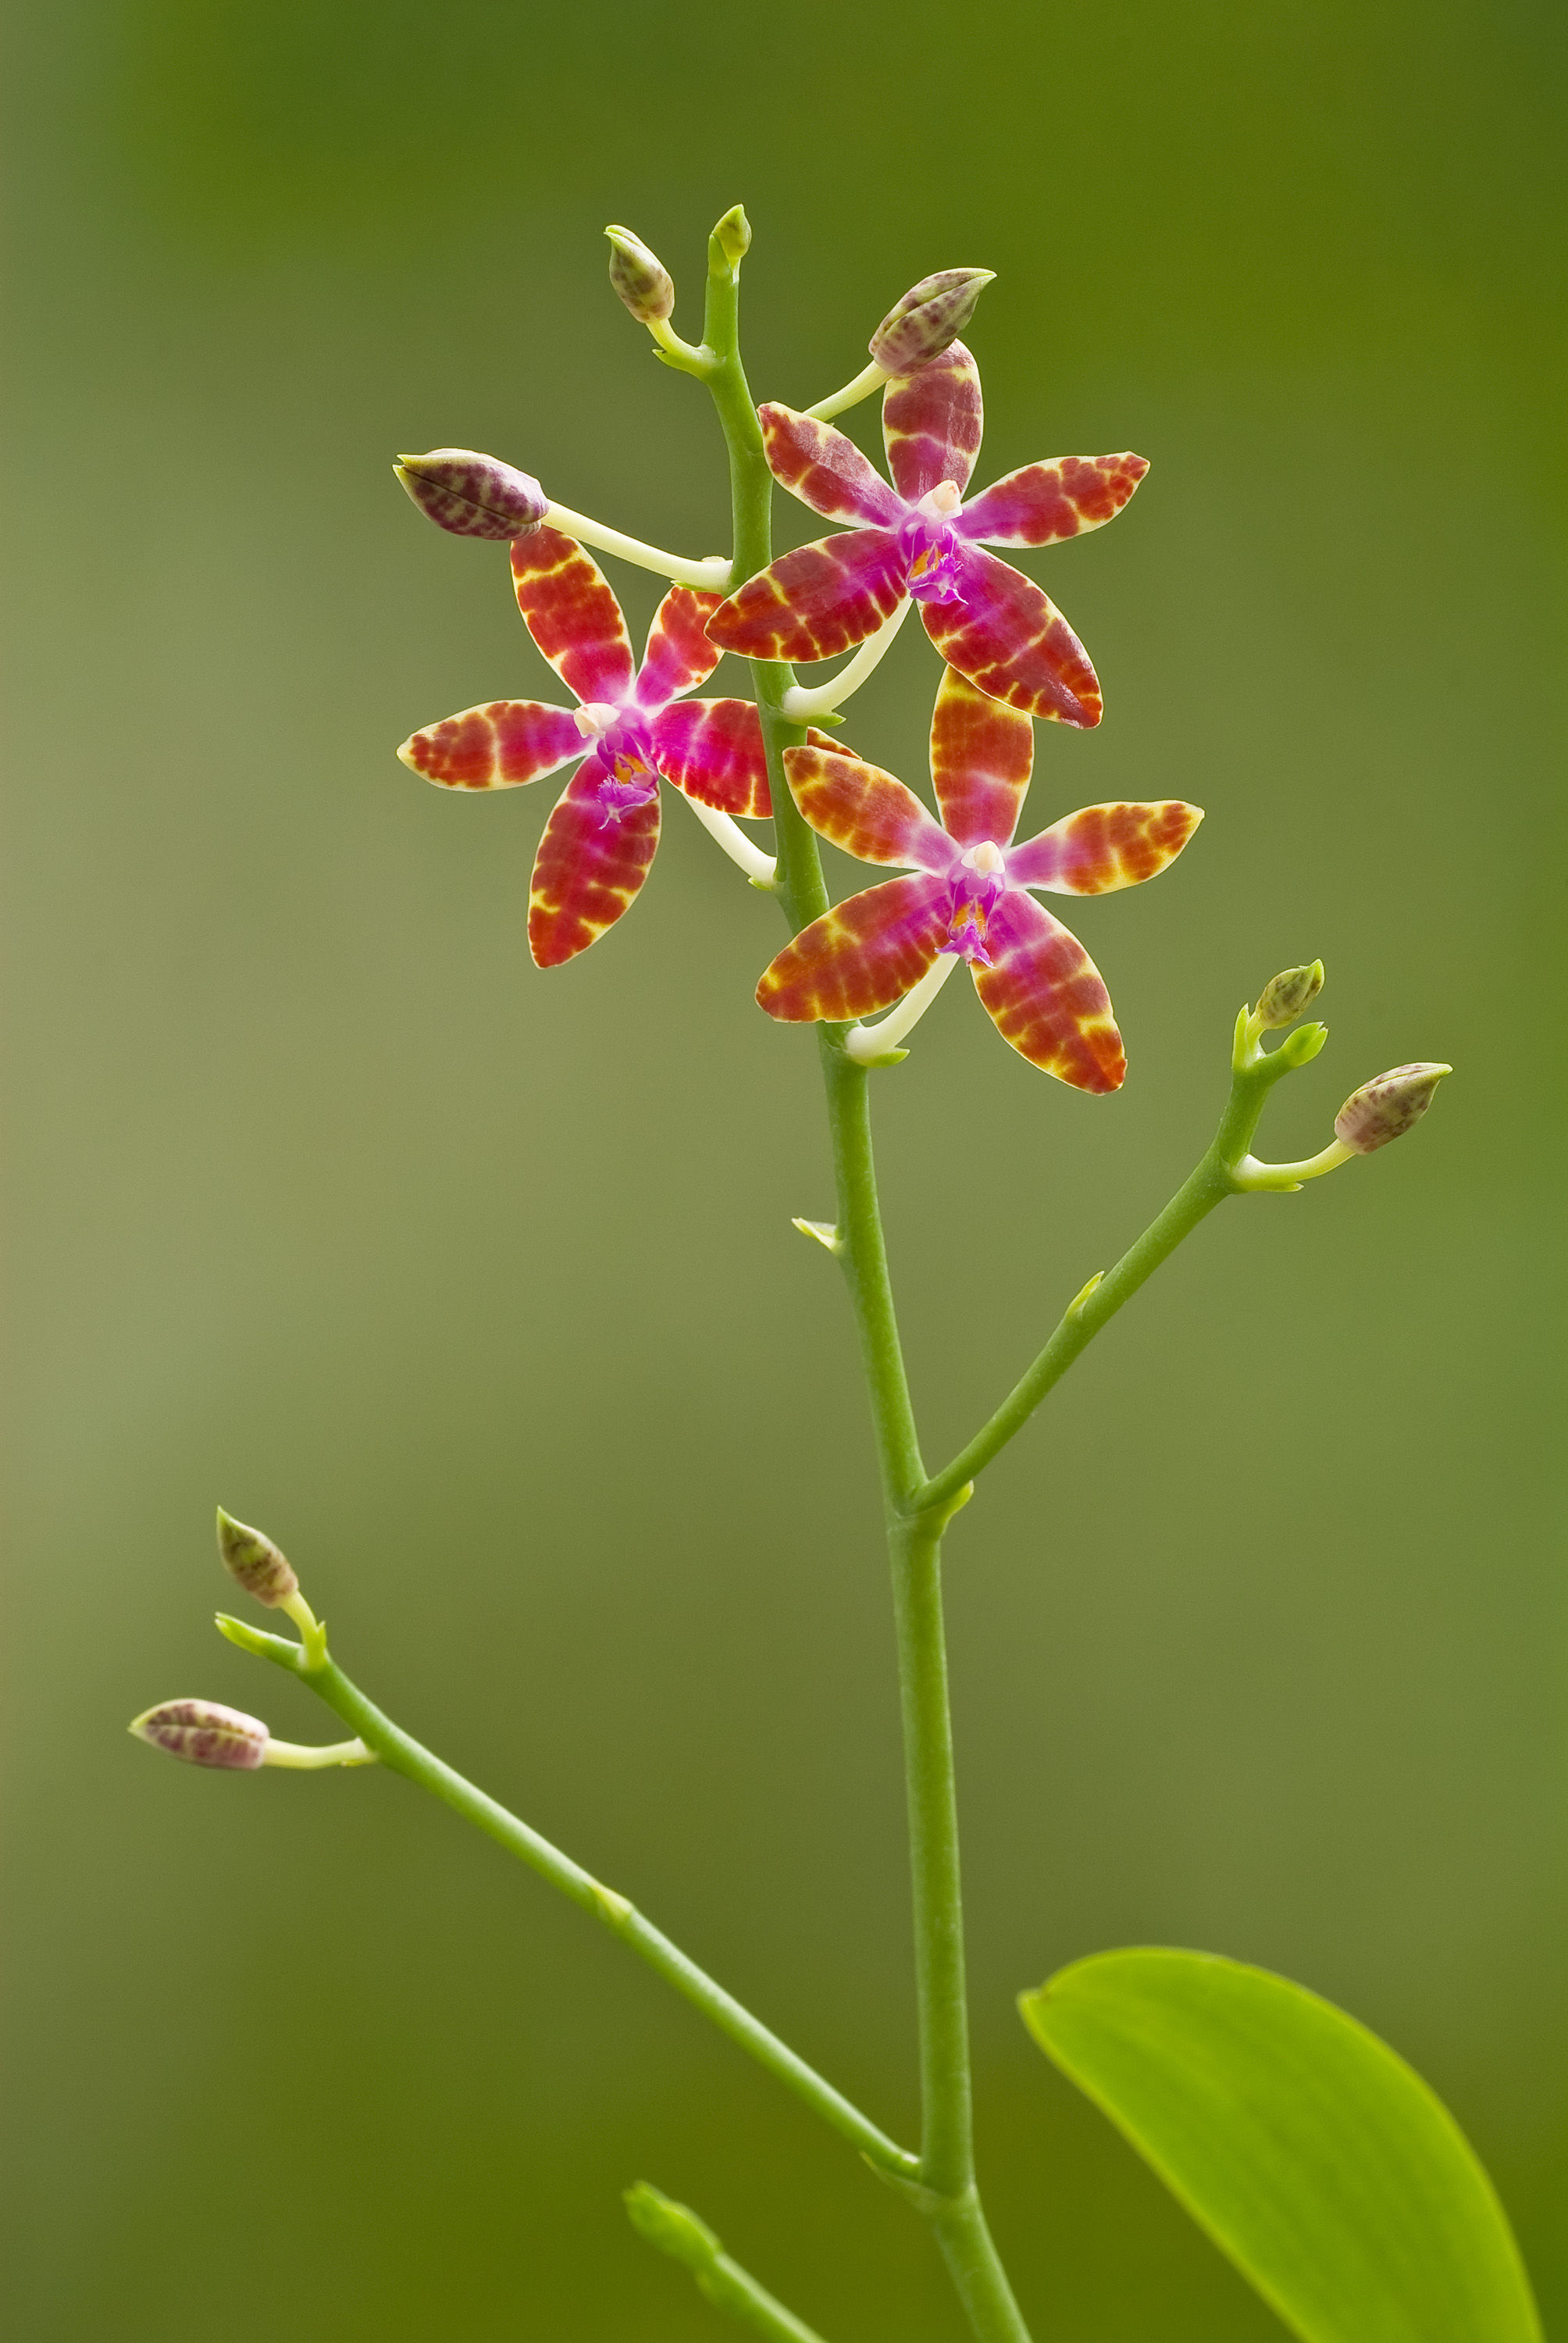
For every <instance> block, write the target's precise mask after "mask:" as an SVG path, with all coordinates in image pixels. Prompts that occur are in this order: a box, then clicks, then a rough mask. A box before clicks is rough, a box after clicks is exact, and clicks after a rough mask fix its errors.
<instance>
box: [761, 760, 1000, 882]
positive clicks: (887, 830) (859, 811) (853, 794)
mask: <svg viewBox="0 0 1568 2343" xmlns="http://www.w3.org/2000/svg"><path fill="white" fill-rule="evenodd" d="M784 770H785V772H786V773H787V774H788V775H789V788H790V791H791V793H792V795H793V797H794V799H795V802H796V804H797V805H798V806H799V809H800V810H801V812H802V813H803V814H804V815H805V817H806V819H807V820H808V821H809V823H810V825H811V827H812V829H813V830H816V831H817V833H818V835H819V837H822V838H825V839H827V840H829V842H830V843H831V844H832V845H834V846H839V847H842V849H843V850H844V852H845V853H846V854H853V855H857V856H858V857H859V860H861V861H862V862H899V863H902V864H904V865H905V867H906V868H913V869H914V870H930V871H931V872H933V873H934V874H935V875H936V876H937V877H938V878H940V877H942V876H943V875H944V873H946V872H947V871H949V870H951V869H952V866H953V863H954V862H955V861H956V860H957V859H958V849H957V848H956V847H955V846H954V844H953V842H952V840H951V839H950V837H949V836H948V834H947V832H946V830H942V829H940V827H939V826H938V824H937V823H936V822H934V821H933V820H931V817H930V814H929V813H928V812H927V811H926V809H925V807H924V806H923V805H922V804H921V803H920V799H919V798H918V797H916V795H915V793H914V791H913V790H912V789H906V788H905V787H904V785H903V783H902V781H896V780H895V779H893V776H892V775H891V773H884V772H881V771H879V769H878V768H877V767H876V766H875V765H867V764H862V763H861V761H860V759H859V758H858V757H846V756H844V755H843V754H842V753H841V752H839V750H838V749H814V748H805V749H785V751H784Z"/></svg>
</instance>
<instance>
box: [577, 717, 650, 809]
mask: <svg viewBox="0 0 1568 2343" xmlns="http://www.w3.org/2000/svg"><path fill="white" fill-rule="evenodd" d="M577 725H578V731H579V732H581V733H582V734H583V736H584V737H585V739H591V740H592V742H593V744H594V748H595V750H596V752H597V754H598V762H599V764H600V766H601V767H602V768H603V771H604V778H603V779H601V780H600V782H599V785H598V802H599V809H600V814H601V817H602V818H601V820H600V822H599V828H600V829H601V830H608V829H609V827H610V825H611V824H612V823H613V822H618V821H619V820H620V818H621V816H622V815H623V814H625V813H629V812H630V811H631V809H632V808H633V807H634V806H645V805H648V803H649V802H650V801H651V800H652V799H654V798H656V797H657V796H658V767H657V766H656V765H655V763H654V760H653V743H652V741H651V739H649V737H648V726H647V724H646V723H645V722H644V720H643V719H642V717H641V716H640V715H639V714H638V711H637V709H631V708H614V707H611V706H610V705H609V704H608V702H607V701H600V700H588V702H586V703H585V705H584V706H583V707H581V708H579V709H578V710H577Z"/></svg>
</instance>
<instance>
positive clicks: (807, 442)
mask: <svg viewBox="0 0 1568 2343" xmlns="http://www.w3.org/2000/svg"><path fill="white" fill-rule="evenodd" d="M757 412H758V416H759V419H760V421H761V425H762V438H763V444H764V446H765V447H767V450H768V461H769V466H770V467H771V468H772V472H773V477H774V478H775V479H776V480H777V481H778V483H779V487H780V488H788V489H789V493H790V495H791V496H792V497H799V499H800V501H801V503H802V504H803V505H809V506H810V508H811V509H812V511H813V512H819V513H820V514H821V516H822V518H823V519H824V520H841V521H849V522H854V521H860V522H867V521H869V522H871V523H873V524H876V523H880V525H881V526H882V527H883V528H897V527H898V526H899V523H900V521H901V520H902V519H903V518H904V511H905V503H904V498H902V497H900V496H899V495H897V494H896V493H895V492H894V490H893V489H891V488H889V486H888V484H887V482H886V480H884V479H883V478H882V476H881V474H880V473H879V471H876V470H875V469H874V468H872V466H871V465H870V463H869V461H868V460H867V458H865V457H864V456H862V455H861V453H860V451H859V448H858V447H856V445H855V443H854V441H853V440H852V439H849V438H846V437H845V436H844V434H843V432H842V431H836V430H835V429H834V428H833V426H832V425H831V424H830V423H819V422H818V421H817V420H816V419H815V417H812V416H809V415H798V414H797V413H796V411H795V409H794V408H793V407H781V406H779V404H778V403H777V401H775V400H771V399H770V400H769V402H768V404H767V405H766V406H765V407H759V408H758V410H757Z"/></svg>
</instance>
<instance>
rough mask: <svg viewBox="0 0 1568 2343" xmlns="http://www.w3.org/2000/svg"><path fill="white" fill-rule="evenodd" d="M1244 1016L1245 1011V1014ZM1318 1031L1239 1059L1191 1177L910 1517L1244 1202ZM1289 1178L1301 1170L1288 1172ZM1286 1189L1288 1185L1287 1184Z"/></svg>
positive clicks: (977, 1465) (939, 1497)
mask: <svg viewBox="0 0 1568 2343" xmlns="http://www.w3.org/2000/svg"><path fill="white" fill-rule="evenodd" d="M1243 1013H1244V1012H1243ZM1322 1034H1323V1028H1322V1026H1321V1025H1304V1026H1302V1028H1301V1030H1300V1031H1298V1032H1296V1033H1292V1036H1291V1038H1290V1040H1289V1041H1287V1042H1285V1043H1284V1044H1283V1045H1282V1047H1281V1048H1280V1049H1278V1050H1275V1051H1271V1053H1269V1054H1267V1055H1263V1054H1259V1055H1255V1056H1243V1055H1242V1053H1241V1051H1240V1049H1238V1058H1239V1060H1240V1062H1238V1063H1236V1064H1234V1065H1233V1066H1232V1069H1231V1096H1230V1099H1229V1101H1228V1102H1227V1104H1226V1108H1225V1111H1224V1114H1223V1115H1222V1116H1221V1121H1220V1128H1219V1130H1218V1131H1216V1132H1215V1134H1214V1140H1213V1144H1212V1145H1211V1147H1210V1148H1209V1150H1208V1151H1207V1153H1206V1154H1205V1155H1204V1156H1203V1158H1202V1161H1201V1162H1200V1163H1199V1164H1198V1166H1197V1168H1196V1169H1195V1170H1194V1171H1193V1172H1191V1175H1190V1177H1189V1178H1187V1179H1186V1180H1184V1181H1183V1182H1182V1183H1181V1187H1180V1188H1178V1189H1177V1191H1176V1193H1175V1194H1174V1195H1173V1196H1172V1197H1171V1202H1169V1203H1168V1204H1167V1205H1166V1207H1165V1210H1164V1211H1163V1212H1161V1214H1160V1216H1159V1218H1158V1220H1155V1221H1152V1222H1151V1223H1150V1225H1149V1226H1148V1228H1146V1229H1145V1230H1144V1232H1143V1234H1142V1235H1141V1237H1140V1238H1139V1240H1138V1242H1137V1243H1136V1244H1134V1245H1131V1246H1130V1247H1129V1248H1128V1250H1127V1252H1124V1253H1123V1254H1122V1256H1121V1260H1120V1261H1119V1262H1117V1264H1116V1266H1115V1268H1114V1269H1112V1270H1111V1271H1109V1272H1107V1273H1106V1274H1105V1275H1104V1276H1103V1277H1098V1278H1095V1279H1093V1280H1091V1282H1090V1283H1089V1284H1088V1285H1086V1286H1085V1287H1084V1289H1083V1291H1082V1292H1081V1293H1080V1294H1079V1295H1078V1296H1077V1298H1076V1300H1074V1301H1072V1302H1070V1303H1069V1304H1068V1307H1067V1309H1066V1311H1065V1312H1064V1313H1063V1315H1062V1317H1061V1319H1060V1322H1059V1323H1058V1325H1057V1328H1056V1331H1055V1332H1054V1333H1053V1334H1052V1335H1051V1338H1050V1342H1047V1344H1046V1346H1045V1348H1044V1350H1043V1351H1041V1353H1040V1356H1039V1357H1038V1358H1037V1359H1036V1360H1035V1362H1034V1364H1033V1365H1032V1366H1031V1367H1030V1369H1029V1371H1028V1372H1027V1373H1025V1374H1023V1375H1022V1376H1020V1379H1019V1381H1018V1382H1017V1383H1015V1384H1014V1385H1013V1387H1012V1389H1011V1391H1010V1393H1008V1395H1007V1397H1006V1399H1004V1400H1003V1402H1002V1403H1001V1405H1000V1407H999V1408H998V1409H997V1412H996V1413H995V1414H994V1415H993V1416H992V1417H991V1419H990V1423H987V1424H985V1425H983V1426H982V1428H981V1429H980V1431H979V1432H977V1433H976V1434H975V1436H974V1438H973V1439H972V1440H971V1441H970V1443H969V1446H968V1447H967V1448H963V1449H960V1452H959V1453H958V1454H957V1455H956V1456H955V1457H954V1459H953V1461H952V1463H950V1465H948V1466H947V1468H946V1469H945V1471H943V1472H940V1473H938V1474H937V1475H936V1476H935V1478H934V1479H933V1480H930V1481H928V1482H927V1483H925V1485H924V1487H923V1488H921V1489H919V1490H917V1491H916V1492H915V1494H914V1496H913V1499H912V1501H911V1504H910V1511H911V1512H912V1513H915V1514H917V1515H919V1516H928V1515H929V1516H930V1517H931V1518H933V1519H936V1520H944V1519H946V1518H947V1517H948V1516H949V1515H950V1513H952V1510H953V1508H954V1506H955V1505H957V1504H960V1503H962V1501H963V1498H964V1494H965V1492H966V1491H967V1490H968V1489H969V1488H970V1484H971V1483H973V1481H974V1479H975V1477H976V1475H977V1474H978V1473H983V1472H984V1470H985V1468H986V1466H987V1465H988V1464H989V1463H990V1462H991V1460H992V1458H993V1457H995V1456H998V1455H1000V1453H1001V1451H1002V1450H1003V1449H1004V1448H1005V1447H1006V1446H1007V1443H1008V1442H1009V1441H1010V1440H1011V1439H1012V1438H1013V1437H1014V1436H1015V1435H1016V1434H1017V1433H1020V1432H1021V1431H1022V1429H1023V1427H1024V1425H1025V1424H1026V1423H1028V1422H1029V1419H1030V1416H1031V1415H1032V1414H1033V1413H1034V1411H1035V1409H1036V1408H1037V1407H1038V1406H1039V1405H1040V1401H1041V1400H1042V1399H1043V1398H1044V1397H1045V1395H1046V1393H1047V1392H1048V1391H1050V1388H1051V1385H1052V1384H1053V1383H1060V1380H1061V1378H1062V1376H1063V1375H1064V1374H1065V1373H1067V1370H1068V1369H1069V1367H1070V1366H1071V1364H1072V1363H1073V1361H1074V1360H1075V1359H1076V1358H1077V1357H1078V1356H1079V1355H1080V1353H1081V1352H1083V1351H1085V1350H1087V1349H1088V1347H1089V1345H1090V1343H1091V1342H1092V1341H1093V1340H1094V1337H1095V1336H1096V1334H1098V1333H1099V1332H1100V1330H1101V1327H1102V1326H1103V1325H1105V1324H1106V1323H1107V1322H1108V1321H1109V1320H1111V1319H1112V1318H1114V1317H1115V1315H1116V1312H1118V1311H1119V1310H1120V1309H1121V1305H1122V1303H1123V1302H1129V1301H1131V1298H1132V1296H1133V1294H1135V1293H1136V1292H1137V1291H1138V1289H1139V1287H1140V1286H1141V1285H1142V1284H1143V1283H1144V1282H1146V1280H1148V1279H1149V1278H1151V1277H1152V1275H1153V1274H1154V1272H1155V1271H1156V1270H1157V1269H1158V1268H1159V1267H1160V1264H1161V1262H1163V1261H1168V1260H1169V1259H1170V1257H1171V1254H1172V1253H1173V1252H1175V1250H1176V1248H1177V1246H1178V1245H1179V1244H1180V1243H1181V1240H1182V1238H1183V1237H1185V1236H1190V1235H1191V1232H1192V1231H1193V1230H1194V1229H1195V1228H1196V1227H1197V1225H1198V1223H1199V1222H1200V1221H1201V1220H1205V1219H1207V1217H1208V1215H1209V1214H1210V1213H1211V1212H1212V1211H1213V1209H1214V1207H1215V1205H1216V1204H1222V1203H1223V1202H1224V1201H1225V1199H1226V1197H1227V1196H1238V1195H1243V1194H1246V1193H1247V1192H1250V1191H1251V1190H1252V1189H1254V1188H1255V1187H1256V1186H1257V1185H1258V1182H1256V1181H1255V1180H1254V1179H1253V1178H1252V1177H1251V1176H1250V1175H1249V1174H1248V1172H1246V1171H1245V1170H1244V1169H1243V1167H1244V1165H1245V1164H1246V1162H1247V1161H1248V1153H1247V1151H1248V1149H1249V1148H1250V1147H1251V1141H1252V1135H1253V1133H1254V1131H1256V1130H1257V1128H1258V1123H1259V1120H1260V1118H1261V1114H1262V1111H1263V1107H1264V1104H1265V1102H1266V1101H1267V1099H1268V1096H1269V1092H1270V1091H1271V1090H1272V1089H1273V1087H1274V1084H1275V1083H1276V1082H1277V1081H1279V1080H1280V1077H1281V1076H1282V1074H1287V1073H1291V1072H1292V1071H1294V1070H1295V1068H1296V1067H1298V1066H1302V1065H1304V1064H1306V1062H1307V1061H1308V1060H1309V1059H1310V1058H1312V1057H1315V1056H1316V1054H1317V1051H1318V1050H1319V1049H1320V1048H1321V1047H1322ZM1285 1168H1286V1169H1287V1171H1289V1172H1297V1171H1299V1170H1301V1169H1302V1167H1301V1166H1298V1165H1289V1166H1287V1167H1285ZM1292 1184H1294V1183H1293V1182H1292Z"/></svg>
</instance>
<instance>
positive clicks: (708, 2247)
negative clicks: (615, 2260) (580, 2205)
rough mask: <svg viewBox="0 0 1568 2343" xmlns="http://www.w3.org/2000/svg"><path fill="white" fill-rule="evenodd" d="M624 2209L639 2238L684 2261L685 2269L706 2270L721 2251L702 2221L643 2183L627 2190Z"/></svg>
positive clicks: (671, 2198)
mask: <svg viewBox="0 0 1568 2343" xmlns="http://www.w3.org/2000/svg"><path fill="white" fill-rule="evenodd" d="M626 2209H627V2213H628V2217H629V2218H630V2221H631V2226H632V2227H633V2228H634V2229H635V2230H636V2231H637V2233H638V2237H646V2238H647V2239H648V2244H649V2245H650V2246H657V2247H658V2249H659V2251H660V2252H661V2253H665V2254H668V2255H670V2256H671V2257H672V2258H674V2259H675V2260H676V2261H678V2262H684V2263H685V2264H686V2267H687V2268H688V2269H694V2270H702V2269H709V2268H711V2267H712V2265H713V2263H714V2262H715V2261H716V2260H717V2259H718V2258H719V2255H720V2254H721V2253H722V2252H723V2250H724V2248H723V2247H722V2246H721V2245H720V2244H719V2240H718V2238H717V2237H715V2236H714V2234H713V2232H712V2230H711V2229H710V2228H709V2226H708V2224H707V2222H706V2221H699V2219H698V2217H697V2216H696V2214H695V2213H693V2212H692V2211H691V2210H690V2208H689V2207H688V2206H685V2205H678V2204H676V2202H675V2200H674V2198H673V2197H661V2196H660V2195H659V2193H658V2189H657V2188H650V2187H649V2186H648V2182H647V2181H646V2180H639V2181H638V2183H637V2186H636V2187H634V2188H628V2190H627V2192H626Z"/></svg>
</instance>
